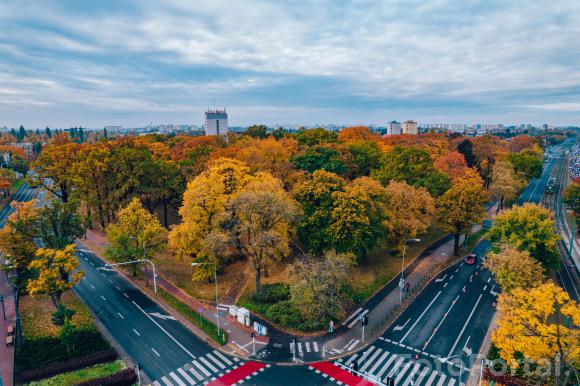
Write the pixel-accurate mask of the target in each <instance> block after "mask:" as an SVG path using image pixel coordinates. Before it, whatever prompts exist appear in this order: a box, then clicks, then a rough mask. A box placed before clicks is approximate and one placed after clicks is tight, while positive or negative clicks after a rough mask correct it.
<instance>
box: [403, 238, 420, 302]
mask: <svg viewBox="0 0 580 386" xmlns="http://www.w3.org/2000/svg"><path fill="white" fill-rule="evenodd" d="M409 241H416V242H419V241H421V239H407V240H405V242H404V243H403V261H402V262H401V278H400V279H399V290H400V292H399V300H400V302H401V304H403V289H405V253H407V243H408V242H409Z"/></svg>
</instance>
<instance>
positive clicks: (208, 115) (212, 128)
mask: <svg viewBox="0 0 580 386" xmlns="http://www.w3.org/2000/svg"><path fill="white" fill-rule="evenodd" d="M227 133H228V113H227V112H226V109H215V108H214V109H208V110H207V111H206V112H205V135H226V134H227Z"/></svg>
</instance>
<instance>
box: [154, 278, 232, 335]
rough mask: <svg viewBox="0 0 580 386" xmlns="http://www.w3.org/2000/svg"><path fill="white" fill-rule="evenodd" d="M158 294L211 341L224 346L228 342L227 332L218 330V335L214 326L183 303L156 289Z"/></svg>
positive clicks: (162, 290)
mask: <svg viewBox="0 0 580 386" xmlns="http://www.w3.org/2000/svg"><path fill="white" fill-rule="evenodd" d="M158 294H159V295H160V296H161V297H162V298H163V300H165V301H166V302H167V303H168V304H169V305H170V306H171V307H172V308H174V309H175V310H176V311H177V312H179V313H180V314H181V315H183V316H184V317H185V318H186V319H187V320H189V321H190V322H191V323H193V324H195V325H196V326H198V327H199V328H201V329H202V330H203V331H204V332H205V333H206V334H208V335H209V337H210V338H211V339H212V340H214V341H215V342H217V343H219V344H221V345H224V344H226V342H227V341H228V334H227V332H225V331H222V330H220V335H218V332H217V326H216V325H215V324H213V323H212V322H211V321H209V320H208V319H207V318H205V317H204V316H203V315H200V314H199V313H198V312H197V311H195V310H194V309H192V308H191V307H190V306H188V305H187V304H185V303H183V302H182V301H181V300H179V299H177V298H176V297H175V296H173V295H171V294H170V293H169V292H167V291H165V290H164V289H163V288H159V289H158Z"/></svg>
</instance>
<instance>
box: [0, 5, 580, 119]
mask: <svg viewBox="0 0 580 386" xmlns="http://www.w3.org/2000/svg"><path fill="white" fill-rule="evenodd" d="M214 99H215V105H216V106H220V107H222V106H224V107H226V108H227V110H228V113H229V121H230V125H236V126H237V125H239V126H245V125H250V124H254V123H265V124H268V125H274V124H301V125H316V124H344V125H351V124H377V125H385V124H386V122H388V121H390V120H392V119H397V120H399V121H401V120H407V119H413V120H416V121H419V122H425V123H427V122H428V123H467V124H472V123H476V122H477V123H504V124H512V123H517V124H519V123H532V124H541V123H544V122H546V123H549V124H553V125H580V1H573V0H567V1H558V0H521V1H509V0H498V1H496V0H484V1H473V0H402V1H392V0H381V1H376V0H374V1H359V0H353V1H345V0H332V1H331V0H328V1H327V0H318V1H307V0H288V1H274V0H271V1H258V0H239V1H224V0H196V1H191V0H124V1H110V0H82V1H78V0H42V1H38V0H1V1H0V127H2V126H7V127H17V126H19V125H21V124H22V125H24V126H25V127H27V128H35V127H40V128H42V127H45V126H50V127H63V128H64V127H71V126H83V127H89V128H99V127H103V126H105V125H122V126H124V127H143V126H146V125H147V124H150V123H153V124H169V123H173V124H197V125H201V124H203V112H204V110H205V109H206V108H207V107H211V106H213V105H214Z"/></svg>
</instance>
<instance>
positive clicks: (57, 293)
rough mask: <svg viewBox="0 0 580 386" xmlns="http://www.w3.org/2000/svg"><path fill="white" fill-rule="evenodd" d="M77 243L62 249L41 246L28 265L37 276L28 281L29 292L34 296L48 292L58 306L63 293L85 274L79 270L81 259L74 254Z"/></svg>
mask: <svg viewBox="0 0 580 386" xmlns="http://www.w3.org/2000/svg"><path fill="white" fill-rule="evenodd" d="M74 252H75V245H74V244H70V245H67V246H66V247H65V248H64V249H62V250H57V249H56V250H55V249H49V248H40V249H39V250H38V251H36V256H35V258H34V260H32V262H31V263H30V265H29V266H28V268H29V269H31V270H35V272H36V276H35V277H34V278H33V279H30V280H29V281H28V293H29V294H30V295H32V296H34V295H38V294H47V295H49V296H50V298H51V299H52V303H53V304H54V306H55V307H57V308H58V306H59V304H60V298H61V296H62V294H63V293H64V292H65V291H67V290H69V289H71V288H72V287H73V286H74V285H75V284H77V283H78V282H79V281H81V279H82V278H83V276H84V273H83V272H80V271H77V269H78V267H79V261H78V259H77V257H76V256H75V254H74Z"/></svg>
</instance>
